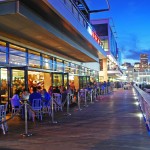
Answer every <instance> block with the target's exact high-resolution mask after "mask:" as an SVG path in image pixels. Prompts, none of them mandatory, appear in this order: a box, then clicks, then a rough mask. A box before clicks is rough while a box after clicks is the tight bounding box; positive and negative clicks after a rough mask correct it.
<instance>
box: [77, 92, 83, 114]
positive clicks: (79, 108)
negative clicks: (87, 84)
mask: <svg viewBox="0 0 150 150" xmlns="http://www.w3.org/2000/svg"><path fill="white" fill-rule="evenodd" d="M78 110H80V111H81V110H82V109H81V107H80V92H78Z"/></svg>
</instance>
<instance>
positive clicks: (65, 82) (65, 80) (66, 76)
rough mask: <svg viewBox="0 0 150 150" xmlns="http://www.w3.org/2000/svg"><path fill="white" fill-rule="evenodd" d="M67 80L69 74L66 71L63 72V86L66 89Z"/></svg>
mask: <svg viewBox="0 0 150 150" xmlns="http://www.w3.org/2000/svg"><path fill="white" fill-rule="evenodd" d="M68 82H69V75H68V73H64V87H65V88H66V89H67V86H68V84H69V83H68Z"/></svg>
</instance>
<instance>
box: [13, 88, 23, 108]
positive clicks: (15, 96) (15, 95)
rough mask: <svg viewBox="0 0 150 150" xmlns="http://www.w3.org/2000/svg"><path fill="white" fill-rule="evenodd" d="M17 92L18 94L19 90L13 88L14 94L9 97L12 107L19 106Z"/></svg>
mask: <svg viewBox="0 0 150 150" xmlns="http://www.w3.org/2000/svg"><path fill="white" fill-rule="evenodd" d="M19 94H20V92H19V90H17V89H16V90H15V94H14V95H13V97H12V98H11V105H12V107H15V108H19V106H20V105H21V104H20V98H19Z"/></svg>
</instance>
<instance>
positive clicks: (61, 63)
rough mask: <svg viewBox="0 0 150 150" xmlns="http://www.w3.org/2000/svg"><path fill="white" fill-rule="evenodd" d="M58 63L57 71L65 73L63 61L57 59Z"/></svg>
mask: <svg viewBox="0 0 150 150" xmlns="http://www.w3.org/2000/svg"><path fill="white" fill-rule="evenodd" d="M56 61H57V71H59V72H64V67H63V61H62V60H61V59H56Z"/></svg>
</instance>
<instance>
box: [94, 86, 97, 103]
mask: <svg viewBox="0 0 150 150" xmlns="http://www.w3.org/2000/svg"><path fill="white" fill-rule="evenodd" d="M94 90H95V93H94V94H95V96H94V97H95V101H98V100H97V99H96V98H97V88H95V89H94Z"/></svg>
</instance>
